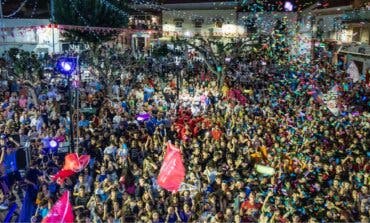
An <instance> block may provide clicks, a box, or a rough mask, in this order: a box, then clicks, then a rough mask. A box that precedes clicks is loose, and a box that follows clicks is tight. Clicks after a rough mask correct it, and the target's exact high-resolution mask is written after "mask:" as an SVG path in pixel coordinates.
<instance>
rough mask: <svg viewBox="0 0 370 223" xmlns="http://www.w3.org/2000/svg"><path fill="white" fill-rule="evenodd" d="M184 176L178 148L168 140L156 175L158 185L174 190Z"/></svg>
mask: <svg viewBox="0 0 370 223" xmlns="http://www.w3.org/2000/svg"><path fill="white" fill-rule="evenodd" d="M184 178H185V167H184V164H183V162H182V155H181V151H180V149H179V148H176V147H175V146H174V145H172V144H171V143H170V142H168V143H167V151H166V154H165V156H164V160H163V163H162V167H161V170H160V171H159V175H158V179H157V180H158V185H159V186H161V187H162V188H164V189H166V190H168V191H172V192H176V191H178V189H179V188H180V186H181V183H182V182H183V181H184Z"/></svg>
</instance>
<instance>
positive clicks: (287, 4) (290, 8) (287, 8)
mask: <svg viewBox="0 0 370 223" xmlns="http://www.w3.org/2000/svg"><path fill="white" fill-rule="evenodd" d="M284 10H285V11H287V12H291V11H293V4H292V3H291V2H290V1H286V2H285V3H284Z"/></svg>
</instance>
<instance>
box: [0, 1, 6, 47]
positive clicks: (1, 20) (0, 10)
mask: <svg viewBox="0 0 370 223" xmlns="http://www.w3.org/2000/svg"><path fill="white" fill-rule="evenodd" d="M0 28H1V36H0V38H1V39H2V41H3V42H4V39H3V38H5V37H4V36H3V34H4V29H3V28H4V14H3V3H2V0H0ZM2 45H4V49H5V44H2ZM4 51H5V50H4Z"/></svg>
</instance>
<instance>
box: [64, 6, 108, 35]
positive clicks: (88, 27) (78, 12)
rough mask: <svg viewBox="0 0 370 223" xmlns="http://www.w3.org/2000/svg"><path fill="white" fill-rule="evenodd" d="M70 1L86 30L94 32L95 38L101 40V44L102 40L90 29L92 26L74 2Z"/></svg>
mask: <svg viewBox="0 0 370 223" xmlns="http://www.w3.org/2000/svg"><path fill="white" fill-rule="evenodd" d="M68 1H69V3H71V6H72V8H73V10H74V11H75V12H76V13H77V14H78V16H79V17H80V19H81V20H82V22H83V23H84V24H85V26H86V28H87V29H88V30H90V31H91V32H92V34H93V35H94V36H95V38H97V39H98V40H99V42H101V39H100V38H99V36H98V35H97V34H96V33H95V31H94V30H93V29H91V28H90V25H89V23H88V22H87V20H86V19H85V18H84V17H83V16H82V15H81V13H80V11H78V9H77V6H76V4H75V3H74V2H73V0H68Z"/></svg>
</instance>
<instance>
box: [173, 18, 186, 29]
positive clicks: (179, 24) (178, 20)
mask: <svg viewBox="0 0 370 223" xmlns="http://www.w3.org/2000/svg"><path fill="white" fill-rule="evenodd" d="M173 22H174V23H175V27H176V28H182V24H183V23H184V19H182V18H176V19H174V20H173Z"/></svg>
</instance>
